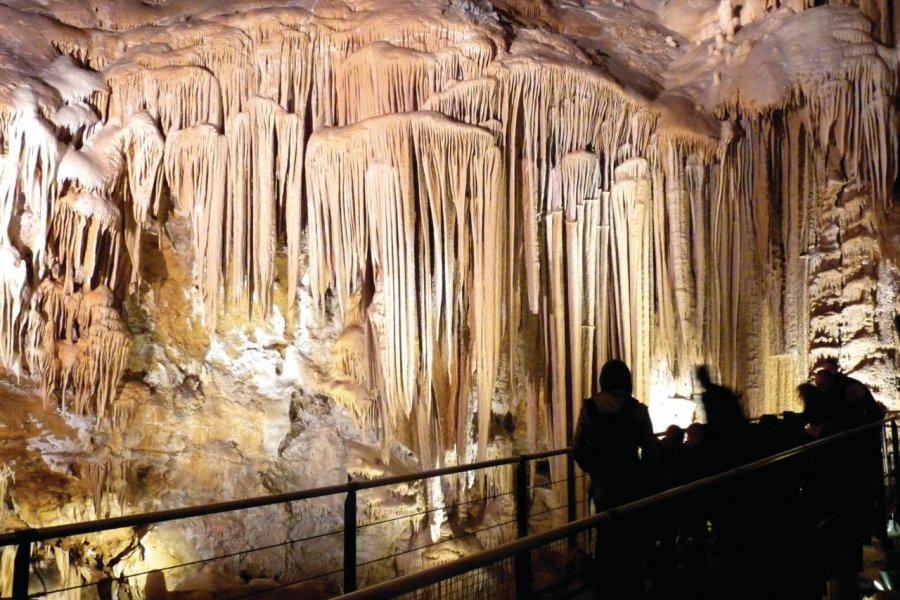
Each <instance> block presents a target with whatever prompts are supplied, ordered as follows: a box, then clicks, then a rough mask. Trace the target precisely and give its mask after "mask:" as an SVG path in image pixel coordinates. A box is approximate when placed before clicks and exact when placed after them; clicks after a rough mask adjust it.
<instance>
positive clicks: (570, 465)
mask: <svg viewBox="0 0 900 600" xmlns="http://www.w3.org/2000/svg"><path fill="white" fill-rule="evenodd" d="M566 494H567V495H568V497H569V523H571V522H572V521H574V520H575V519H577V518H578V513H577V507H578V502H577V498H576V497H575V456H574V455H573V454H572V451H571V450H570V451H569V452H568V453H567V454H566Z"/></svg>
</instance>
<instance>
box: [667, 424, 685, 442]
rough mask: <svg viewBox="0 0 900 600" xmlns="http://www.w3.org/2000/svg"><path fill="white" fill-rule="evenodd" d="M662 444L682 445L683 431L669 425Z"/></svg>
mask: <svg viewBox="0 0 900 600" xmlns="http://www.w3.org/2000/svg"><path fill="white" fill-rule="evenodd" d="M662 441H663V442H666V443H669V444H675V445H679V444H683V443H684V429H682V428H681V427H679V426H678V425H669V426H668V427H666V433H665V435H664V436H663V440H662Z"/></svg>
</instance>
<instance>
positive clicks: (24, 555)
mask: <svg viewBox="0 0 900 600" xmlns="http://www.w3.org/2000/svg"><path fill="white" fill-rule="evenodd" d="M34 534H35V531H34V530H33V529H23V530H22V531H19V532H18V535H17V536H16V537H17V538H19V545H18V547H17V548H16V558H15V560H14V562H13V587H12V597H13V600H25V599H26V598H28V580H29V578H30V577H31V543H32V541H34V538H35V535H34Z"/></svg>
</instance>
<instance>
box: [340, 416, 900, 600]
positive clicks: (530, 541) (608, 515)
mask: <svg viewBox="0 0 900 600" xmlns="http://www.w3.org/2000/svg"><path fill="white" fill-rule="evenodd" d="M897 418H898V417H897V416H892V417H886V418H884V419H882V420H880V421H875V422H872V423H867V424H865V425H862V426H860V427H856V428H854V429H850V430H847V431H844V432H841V433H836V434H834V435H831V436H828V437H826V438H823V439H820V440H816V441H813V442H808V443H805V444H801V445H799V446H797V447H795V448H791V449H790V450H786V451H784V452H780V453H778V454H775V455H773V456H768V457H766V458H762V459H760V460H757V461H754V462H751V463H748V464H746V465H742V466H739V467H735V468H733V469H730V470H728V471H725V472H723V473H718V474H716V475H712V476H709V477H705V478H703V479H700V480H697V481H693V482H690V483H687V484H684V485H680V486H678V487H674V488H671V489H669V490H666V491H664V492H661V493H658V494H655V495H653V496H649V497H646V498H642V499H640V500H636V501H634V502H630V503H628V504H623V505H621V506H618V507H616V508H613V509H610V510H607V511H604V512H601V513H598V514H595V515H591V516H588V517H584V518H582V519H578V520H576V521H572V522H570V523H567V524H565V525H562V526H560V527H557V528H554V529H551V530H549V531H545V532H542V533H536V534H533V535H529V536H527V537H523V538H519V539H517V540H514V541H512V542H507V543H506V544H502V545H500V546H497V547H495V548H491V549H489V550H484V551H482V552H478V553H477V554H471V555H468V556H465V557H462V558H459V559H457V560H455V561H453V562H450V563H445V564H443V565H439V566H436V567H433V568H430V569H426V570H423V571H419V572H416V573H412V574H409V575H404V576H402V577H398V578H396V579H392V580H390V581H386V582H384V583H379V584H376V585H373V586H369V587H367V588H364V589H362V590H358V591H354V592H351V593H348V594H344V595H342V596H338V599H339V600H364V599H370V598H391V597H394V596H397V595H400V594H404V593H408V592H412V591H414V590H416V589H420V588H422V587H424V586H427V585H432V584H435V583H438V582H440V581H444V580H447V579H449V578H451V577H454V576H457V575H462V574H463V573H467V572H469V571H473V570H475V569H479V568H482V567H486V566H488V565H490V564H493V563H496V562H499V561H501V560H505V559H508V558H513V557H517V556H523V555H525V554H526V553H527V552H529V551H531V550H533V549H535V548H537V547H540V546H544V545H547V544H551V543H553V542H558V541H560V540H562V539H565V538H568V537H570V536H573V535H575V534H578V533H581V532H583V531H587V530H589V529H592V528H594V527H597V526H598V525H600V524H602V523H605V522H607V521H609V520H611V519H615V518H621V517H625V516H629V515H632V514H634V513H638V512H641V511H644V510H647V509H649V508H653V507H656V506H657V505H660V504H663V503H665V502H666V501H669V500H672V499H673V498H677V497H680V496H684V495H687V494H691V493H694V492H698V491H701V490H705V489H707V488H711V487H714V486H717V485H721V484H724V483H727V482H729V481H731V480H733V479H736V478H739V477H743V476H746V475H748V474H750V473H753V472H756V471H759V470H761V469H764V468H766V467H769V466H771V465H774V464H777V463H781V462H783V461H786V460H788V459H791V458H794V457H797V456H799V455H802V454H807V453H809V452H812V451H813V450H816V449H818V448H822V447H826V446H831V445H834V444H837V443H838V442H840V441H841V440H844V439H846V438H849V437H853V436H856V435H858V434H860V433H862V432H865V431H868V430H871V429H875V428H883V427H884V426H885V425H886V424H888V423H891V424H894V423H895V422H896V420H897Z"/></svg>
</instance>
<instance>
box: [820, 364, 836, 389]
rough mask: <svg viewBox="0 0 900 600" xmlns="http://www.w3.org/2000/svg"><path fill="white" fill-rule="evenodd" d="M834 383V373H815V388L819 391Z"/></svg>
mask: <svg viewBox="0 0 900 600" xmlns="http://www.w3.org/2000/svg"><path fill="white" fill-rule="evenodd" d="M833 381H834V373H832V372H831V371H827V370H825V369H819V370H818V371H816V387H817V388H819V389H820V390H823V389H827V388H828V386H829V385H831V383H832V382H833Z"/></svg>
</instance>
